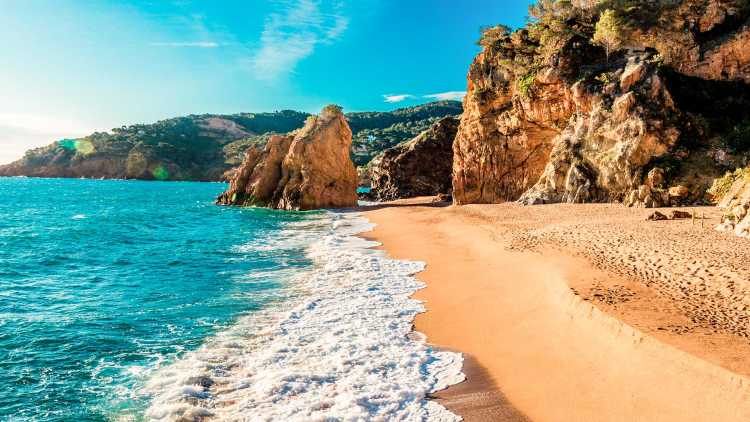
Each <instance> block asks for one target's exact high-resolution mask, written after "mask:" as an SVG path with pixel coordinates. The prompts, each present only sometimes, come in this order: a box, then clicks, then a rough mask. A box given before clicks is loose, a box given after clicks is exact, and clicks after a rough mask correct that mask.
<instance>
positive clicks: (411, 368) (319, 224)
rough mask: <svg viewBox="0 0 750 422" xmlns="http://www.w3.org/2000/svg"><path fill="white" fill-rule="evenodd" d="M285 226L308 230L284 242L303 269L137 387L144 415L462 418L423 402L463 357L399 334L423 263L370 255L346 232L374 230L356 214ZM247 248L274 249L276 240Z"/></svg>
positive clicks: (407, 323)
mask: <svg viewBox="0 0 750 422" xmlns="http://www.w3.org/2000/svg"><path fill="white" fill-rule="evenodd" d="M295 224H298V225H300V224H301V225H306V226H308V227H296V228H295V230H290V231H289V232H287V233H286V234H287V235H288V236H289V238H288V239H286V240H287V241H289V242H300V241H306V240H308V241H310V243H311V244H312V246H311V247H310V248H309V249H308V257H309V258H310V259H312V261H313V262H314V265H313V268H312V269H311V270H309V271H304V272H303V273H301V274H297V275H294V276H292V277H290V280H289V281H288V283H287V287H286V288H285V289H284V294H282V296H284V300H280V301H279V303H278V304H276V305H274V306H270V307H268V308H267V309H264V310H261V311H259V312H254V313H252V314H250V315H248V316H245V317H242V318H241V319H240V320H239V321H238V323H237V324H236V325H234V326H233V327H232V328H231V329H228V330H226V331H223V332H221V333H219V334H218V335H216V336H215V337H214V338H212V339H210V340H208V341H207V342H206V343H205V345H204V346H203V347H201V348H200V349H199V350H197V351H195V352H191V353H189V354H187V355H186V356H184V357H183V358H182V359H180V360H179V361H177V362H175V363H173V364H171V365H169V366H166V367H164V368H161V369H159V370H157V371H155V372H154V373H153V374H152V375H151V376H150V379H149V382H148V384H147V386H146V388H145V390H144V393H146V394H149V395H150V396H152V401H151V406H150V408H149V409H148V410H147V412H146V415H147V417H149V418H151V419H154V420H176V419H180V420H203V419H204V418H208V420H232V421H256V420H258V421H260V420H268V421H271V420H285V421H318V420H320V421H322V420H342V421H344V420H345V421H355V420H368V421H372V420H436V421H454V420H460V418H459V417H458V416H456V415H454V414H452V413H450V412H449V411H448V410H446V409H445V408H443V407H442V406H440V405H439V404H437V403H436V402H434V401H430V400H428V399H427V397H428V394H429V393H431V392H435V391H438V390H441V389H444V388H446V387H448V386H449V385H452V384H455V383H458V382H460V381H462V380H463V379H464V375H463V374H462V373H461V368H462V363H463V359H462V357H461V355H460V354H458V353H452V352H445V351H439V350H435V349H434V348H432V347H430V346H429V345H427V344H425V343H424V341H423V340H420V339H418V338H415V336H409V334H410V333H411V331H412V323H413V320H414V317H415V316H416V314H418V313H420V312H423V311H424V306H423V305H422V303H421V302H419V301H417V300H415V299H412V298H410V295H411V294H412V293H414V292H415V291H416V290H418V289H420V288H422V287H423V284H422V283H421V282H419V281H418V280H417V279H416V278H415V277H414V274H416V273H417V272H419V271H421V270H422V269H423V268H424V264H423V263H421V262H411V261H398V260H392V259H388V258H387V257H386V256H385V254H384V253H383V252H382V251H379V250H375V249H372V247H373V246H376V245H377V243H375V242H370V241H366V240H364V239H361V238H359V237H356V236H355V235H356V234H358V233H361V232H364V231H367V230H370V229H371V228H372V225H371V224H370V223H369V222H368V221H367V220H366V219H364V218H363V217H361V216H359V215H358V214H355V213H326V214H323V215H318V216H315V217H311V218H310V219H309V220H306V221H304V222H300V223H295ZM301 228H302V229H303V230H300V229H301ZM295 233H296V234H295ZM298 236H303V237H304V239H303V238H300V237H298ZM310 236H312V237H313V239H316V240H314V241H311V240H310V239H311V238H310ZM255 246H257V247H259V248H261V250H267V251H268V252H269V253H272V250H273V249H275V248H278V247H283V242H281V243H274V244H273V245H270V244H268V243H265V242H264V243H263V244H257V245H255ZM269 246H271V247H269ZM244 247H254V246H253V244H252V243H251V244H249V245H245V246H244Z"/></svg>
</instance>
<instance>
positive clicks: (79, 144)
mask: <svg viewBox="0 0 750 422" xmlns="http://www.w3.org/2000/svg"><path fill="white" fill-rule="evenodd" d="M57 144H58V145H60V146H61V147H62V148H64V149H66V150H68V151H72V152H75V153H77V154H82V155H89V154H93V153H94V152H96V148H95V147H94V144H93V143H92V142H91V141H89V140H88V139H61V140H60V141H58V142H57Z"/></svg>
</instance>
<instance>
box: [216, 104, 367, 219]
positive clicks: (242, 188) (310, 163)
mask: <svg viewBox="0 0 750 422" xmlns="http://www.w3.org/2000/svg"><path fill="white" fill-rule="evenodd" d="M351 145H352V132H351V130H350V129H349V125H348V124H347V122H346V119H345V117H344V115H343V113H342V112H341V109H340V108H339V107H338V106H327V107H325V108H324V109H323V111H321V113H320V115H319V116H311V117H310V118H308V120H307V122H306V123H305V126H304V127H303V128H301V129H298V130H296V131H294V132H292V133H290V134H288V135H285V136H280V135H277V136H273V137H271V139H269V141H268V143H267V144H266V145H265V147H264V148H263V149H262V150H261V149H258V148H253V149H250V150H248V151H247V153H246V155H245V161H244V162H243V163H242V165H241V166H240V167H239V168H237V169H236V170H235V171H234V172H233V174H232V175H231V176H230V187H229V190H227V191H226V192H224V193H223V194H221V196H220V197H219V198H218V200H217V203H218V204H221V205H240V206H253V205H256V206H266V207H270V208H277V209H284V210H312V209H319V208H343V207H352V206H355V205H357V171H356V170H355V168H354V164H353V163H352V160H351V158H350V150H351Z"/></svg>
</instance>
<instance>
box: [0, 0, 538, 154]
mask: <svg viewBox="0 0 750 422" xmlns="http://www.w3.org/2000/svg"><path fill="white" fill-rule="evenodd" d="M529 3H530V0H505V1H497V0H496V1H490V0H484V1H481V0H463V1H460V2H457V1H455V0H452V1H447V0H445V1H444V0H433V1H427V0H401V1H397V0H380V1H378V0H356V1H355V0H348V1H345V0H331V1H324V0H320V1H316V0H267V1H261V0H214V1H209V0H172V1H168V0H141V1H130V2H126V1H104V0H0V10H1V13H0V39H2V40H3V43H2V46H1V47H0V57H2V65H0V96H1V97H2V99H3V100H2V101H0V163H4V162H8V161H11V160H13V159H15V158H18V157H20V156H21V155H22V154H23V151H24V150H26V149H27V148H29V147H32V146H38V145H44V144H48V143H50V142H52V141H54V140H56V139H59V138H62V137H74V136H81V135H84V134H87V133H89V132H91V131H93V130H109V129H110V128H112V127H115V126H120V125H122V124H132V123H148V122H153V121H156V120H159V119H163V118H168V117H174V116H179V115H185V114H190V113H236V112H242V111H273V110H279V109H296V110H304V111H310V112H315V111H317V110H318V109H320V107H321V106H323V105H325V104H328V103H337V104H340V105H342V106H343V107H344V109H345V110H347V111H362V110H388V109H393V108H397V107H402V106H407V105H413V104H417V103H421V102H425V101H430V100H432V99H440V98H459V97H460V96H461V93H462V92H463V91H464V90H465V87H466V71H467V69H468V66H469V63H470V62H471V60H472V58H473V56H474V55H475V54H476V53H477V52H478V50H479V49H478V47H477V46H476V45H475V41H476V39H477V37H478V31H479V27H480V26H482V25H493V24H496V23H504V24H507V25H510V26H514V27H517V26H520V25H522V24H523V23H524V20H525V17H526V15H527V8H528V5H529Z"/></svg>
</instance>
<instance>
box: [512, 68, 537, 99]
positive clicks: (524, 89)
mask: <svg viewBox="0 0 750 422" xmlns="http://www.w3.org/2000/svg"><path fill="white" fill-rule="evenodd" d="M534 80H536V72H534V71H531V72H529V73H527V74H525V75H524V76H521V77H520V78H518V80H517V81H516V86H517V88H518V92H519V93H520V94H521V95H522V96H523V97H525V98H529V97H531V93H532V88H533V87H534Z"/></svg>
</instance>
